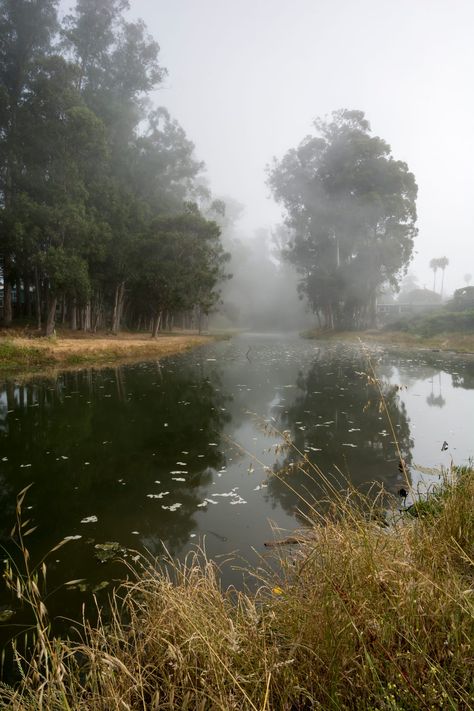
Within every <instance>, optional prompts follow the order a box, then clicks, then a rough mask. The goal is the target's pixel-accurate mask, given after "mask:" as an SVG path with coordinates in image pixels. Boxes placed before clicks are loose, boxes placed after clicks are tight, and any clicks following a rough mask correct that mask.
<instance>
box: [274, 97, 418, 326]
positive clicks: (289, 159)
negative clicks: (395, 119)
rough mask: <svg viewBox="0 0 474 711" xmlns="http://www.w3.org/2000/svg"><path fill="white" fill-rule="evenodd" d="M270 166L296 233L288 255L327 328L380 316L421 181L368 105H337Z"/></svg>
mask: <svg viewBox="0 0 474 711" xmlns="http://www.w3.org/2000/svg"><path fill="white" fill-rule="evenodd" d="M314 127H315V129H316V132H315V134H313V135H309V136H306V138H304V139H303V141H302V142H301V143H300V144H299V146H298V147H297V148H294V149H291V150H290V151H288V152H287V153H286V155H285V156H284V157H283V158H282V159H281V160H279V161H278V160H276V159H275V160H274V162H273V164H272V165H271V166H269V168H268V183H269V186H270V188H271V190H272V192H273V195H274V197H275V199H276V200H277V201H278V202H279V203H281V204H282V206H283V208H284V210H285V218H286V224H287V226H288V227H289V228H290V230H291V233H292V237H291V239H290V241H289V242H288V244H287V246H286V248H285V249H284V256H285V257H286V258H287V259H289V260H290V261H291V262H293V263H294V264H295V265H296V267H297V268H298V270H299V272H300V276H301V282H300V290H301V292H302V293H303V294H304V295H305V296H306V297H307V299H308V301H309V303H310V305H311V307H312V309H313V311H314V312H315V313H316V314H317V316H318V318H319V319H320V322H321V323H322V324H324V325H325V326H326V327H327V328H363V327H367V326H369V325H372V324H373V323H374V321H375V307H376V297H377V293H378V290H379V289H380V287H381V285H382V284H384V283H387V282H388V283H389V284H391V285H392V286H396V284H397V281H398V279H399V278H400V276H401V275H402V274H403V272H404V270H405V269H406V266H407V264H408V263H409V261H410V258H411V255H412V250H413V240H414V237H415V235H416V232H417V230H416V226H415V224H416V196H417V185H416V182H415V178H414V176H413V174H412V173H410V172H409V170H408V166H407V165H406V163H403V162H402V161H397V160H395V159H394V158H393V156H392V154H391V149H390V146H389V145H388V144H387V143H386V142H385V141H384V140H383V139H381V138H379V137H378V136H372V135H371V129H370V125H369V122H368V121H367V120H366V118H365V116H364V113H363V112H362V111H348V110H346V109H343V110H340V111H336V112H334V113H333V114H332V116H331V117H330V118H329V119H327V120H322V119H317V120H316V121H315V122H314Z"/></svg>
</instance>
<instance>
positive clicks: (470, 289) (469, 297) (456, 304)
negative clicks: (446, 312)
mask: <svg viewBox="0 0 474 711" xmlns="http://www.w3.org/2000/svg"><path fill="white" fill-rule="evenodd" d="M448 308H451V309H453V310H455V311H466V310H468V309H472V308H474V286H464V287H463V288H462V289H456V291H455V292H454V295H453V298H452V300H451V301H450V302H449V303H448Z"/></svg>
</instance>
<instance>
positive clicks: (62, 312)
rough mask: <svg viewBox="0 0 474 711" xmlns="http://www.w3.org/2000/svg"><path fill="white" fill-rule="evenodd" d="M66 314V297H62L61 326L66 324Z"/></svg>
mask: <svg viewBox="0 0 474 711" xmlns="http://www.w3.org/2000/svg"><path fill="white" fill-rule="evenodd" d="M66 314H67V306H66V296H63V298H62V304H61V323H62V325H63V326H64V325H65V323H66Z"/></svg>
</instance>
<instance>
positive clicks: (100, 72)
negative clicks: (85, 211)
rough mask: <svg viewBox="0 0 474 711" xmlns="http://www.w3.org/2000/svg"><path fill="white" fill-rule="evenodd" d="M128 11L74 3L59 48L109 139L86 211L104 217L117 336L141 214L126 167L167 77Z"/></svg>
mask: <svg viewBox="0 0 474 711" xmlns="http://www.w3.org/2000/svg"><path fill="white" fill-rule="evenodd" d="M128 7H129V3H128V2H127V1H126V0H78V1H77V3H76V6H75V9H74V12H73V13H72V14H71V15H69V16H68V17H67V18H66V19H65V23H64V30H63V38H64V39H63V41H64V46H65V47H66V49H67V51H68V52H69V54H70V56H71V58H72V59H73V61H74V62H75V63H76V64H77V66H78V67H79V74H78V79H77V88H78V90H79V91H80V93H81V95H82V97H83V99H84V101H85V103H86V105H87V106H88V107H89V108H90V109H91V110H92V111H93V112H94V113H95V114H96V115H97V116H98V117H99V118H100V119H101V120H102V121H103V123H104V125H105V127H106V132H107V149H108V158H107V165H106V166H105V167H104V171H103V176H102V179H101V182H100V184H99V185H97V190H95V191H93V192H91V194H90V207H91V208H92V209H94V210H95V211H96V212H97V213H99V214H102V216H106V217H105V219H106V220H107V222H108V229H109V232H110V236H111V237H110V239H111V252H110V256H111V259H110V260H108V262H107V267H106V269H105V272H106V273H105V274H104V273H103V272H104V270H103V269H102V264H100V263H99V265H98V269H97V270H96V271H97V280H96V281H98V282H100V281H101V279H100V277H101V276H102V277H104V278H106V279H107V280H108V282H109V285H110V284H112V285H113V298H112V301H113V307H112V308H113V315H112V330H113V332H114V333H116V332H117V331H118V330H119V329H120V324H121V319H122V314H123V308H124V303H125V289H126V282H127V278H128V269H127V262H128V258H129V253H130V250H131V249H133V242H134V240H136V239H137V237H138V234H139V232H140V229H141V222H140V220H139V219H136V218H137V217H138V216H139V215H142V214H143V211H144V209H145V208H144V204H143V203H144V201H143V199H141V197H139V198H137V197H136V192H135V191H134V188H133V186H131V185H130V164H131V163H133V160H134V158H135V155H136V146H135V142H136V139H137V136H138V128H139V124H140V122H141V121H142V120H143V119H144V118H145V115H146V113H145V109H146V95H147V93H148V92H150V91H151V90H152V89H153V88H155V87H156V86H157V85H158V84H159V83H160V82H161V81H162V79H163V77H164V75H165V70H164V69H163V68H161V66H160V65H159V62H158V53H159V46H158V44H157V42H155V41H154V40H153V39H152V38H151V37H149V36H148V35H147V33H146V29H145V25H144V24H143V23H142V22H141V21H137V22H127V21H126V20H125V18H124V11H125V10H126V9H128ZM104 203H106V209H105V210H104ZM114 208H118V209H114Z"/></svg>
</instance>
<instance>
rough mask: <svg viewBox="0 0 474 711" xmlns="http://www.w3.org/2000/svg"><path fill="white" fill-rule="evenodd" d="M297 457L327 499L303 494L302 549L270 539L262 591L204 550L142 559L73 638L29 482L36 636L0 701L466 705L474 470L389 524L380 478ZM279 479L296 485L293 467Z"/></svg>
mask: <svg viewBox="0 0 474 711" xmlns="http://www.w3.org/2000/svg"><path fill="white" fill-rule="evenodd" d="M371 369H372V373H373V375H372V376H369V377H373V378H375V374H374V372H373V368H372V367H371ZM374 382H375V384H376V385H377V382H378V381H376V380H374ZM379 394H380V398H381V406H382V409H385V410H386V408H384V398H383V391H382V389H381V388H380V387H379ZM282 436H283V440H284V442H285V445H287V446H291V443H290V442H289V440H288V438H286V439H285V433H282ZM285 445H284V446H285ZM295 454H296V455H297V456H298V458H299V463H298V464H297V467H298V468H300V470H302V471H304V472H305V474H306V475H307V476H308V477H310V478H313V479H316V480H317V482H318V483H319V485H320V487H321V486H322V487H323V488H324V490H325V491H326V493H327V498H328V499H330V500H331V502H332V503H331V505H330V506H327V505H326V504H324V505H321V506H320V505H319V502H317V501H314V500H311V499H310V497H309V494H307V495H306V500H305V501H304V504H305V508H306V510H307V511H309V514H308V517H307V518H308V525H307V526H306V527H305V529H304V531H302V532H301V534H300V535H298V536H297V537H296V538H297V539H298V541H299V545H298V547H297V549H296V551H295V550H294V549H293V551H292V552H291V553H289V552H288V550H287V549H285V550H284V549H282V548H277V549H275V550H276V551H277V553H275V555H276V556H277V560H276V561H272V564H269V565H268V566H265V565H263V564H262V566H261V567H260V568H259V569H258V570H256V571H254V575H255V583H256V585H255V590H254V591H253V592H250V591H249V590H246V591H239V590H236V589H235V588H232V587H231V588H228V589H225V590H224V589H222V588H221V585H220V575H219V569H218V567H217V565H216V563H214V562H213V561H210V560H208V558H207V557H206V554H205V551H204V550H203V549H197V550H196V552H195V553H193V554H191V555H189V556H188V558H187V559H186V560H185V561H184V562H183V563H179V562H176V561H173V560H172V559H170V560H168V561H166V562H165V563H164V564H161V565H159V564H158V563H157V562H156V561H154V560H148V559H146V558H145V557H143V556H138V557H137V556H135V557H134V559H135V563H134V564H133V565H130V564H127V580H126V581H125V582H124V583H123V584H122V585H121V586H120V587H119V588H117V589H116V590H115V591H114V592H113V593H112V595H111V597H110V610H109V611H108V613H107V616H106V618H102V616H101V611H100V610H98V622H97V623H96V624H91V623H89V622H88V621H87V620H83V621H82V622H81V623H80V624H77V630H78V634H79V637H78V639H77V640H75V641H72V640H68V639H57V638H55V637H54V636H53V635H52V633H51V629H50V626H49V622H48V615H47V610H46V607H45V605H44V601H43V597H42V594H41V586H40V585H39V581H40V577H41V576H42V577H43V578H44V577H45V575H46V568H45V567H44V565H43V561H41V562H40V564H39V566H38V565H37V566H35V567H32V566H31V564H30V561H29V556H28V551H27V547H26V545H25V537H26V535H27V534H28V533H29V529H28V528H27V527H28V523H23V522H22V520H21V504H22V501H23V497H24V495H25V492H22V493H21V495H20V498H19V502H18V507H17V523H16V526H15V531H14V534H15V538H16V540H17V543H18V547H19V550H20V551H21V553H22V556H23V561H24V563H23V569H20V568H19V567H13V566H12V565H11V564H7V568H6V581H7V584H8V585H9V586H10V588H11V589H12V591H13V592H14V594H16V595H17V596H18V597H19V598H20V599H22V600H23V601H24V603H25V604H27V605H29V606H30V607H31V608H32V609H33V612H34V614H35V630H36V634H35V643H34V645H33V649H32V650H30V652H29V653H28V654H23V655H22V654H20V652H19V649H18V647H16V648H15V650H14V652H15V658H16V663H17V666H18V669H19V670H20V675H21V680H20V683H19V684H18V685H17V686H16V687H15V688H11V687H8V686H6V685H3V686H2V687H1V688H0V705H1V708H5V709H13V710H15V711H60V710H61V711H63V710H65V709H74V710H75V711H76V710H77V711H86V710H87V711H115V710H117V711H119V710H130V711H131V710H133V711H135V710H139V709H140V710H143V711H144V710H145V709H146V710H155V709H156V710H165V709H166V710H167V711H168V710H170V709H176V710H177V711H178V710H179V711H181V710H184V711H186V710H189V711H190V710H191V709H193V710H194V709H197V710H199V711H207V710H209V711H211V710H212V711H217V710H220V711H229V710H230V709H236V710H242V711H244V710H245V711H247V710H253V711H274V710H275V711H276V710H280V709H281V710H284V711H296V710H299V709H302V710H305V709H308V710H309V709H319V710H321V711H323V710H324V711H339V710H351V709H355V710H357V711H376V710H377V711H379V710H380V711H419V710H426V711H431V710H441V709H451V710H452V711H467V710H468V709H473V708H474V704H473V702H472V699H473V698H474V656H473V654H472V641H473V639H474V614H473V613H474V584H473V577H474V550H473V548H474V471H473V469H471V468H460V469H459V468H458V469H453V470H452V471H450V472H448V473H445V476H444V482H443V484H442V486H441V487H440V488H439V489H438V490H437V491H436V492H434V494H432V496H431V498H428V500H427V501H425V502H423V505H421V503H418V505H417V506H415V507H413V508H411V509H410V513H411V514H414V515H409V513H407V512H405V513H401V514H400V515H396V516H392V517H391V518H390V525H389V526H388V527H387V526H386V525H385V526H383V525H381V523H385V524H386V521H385V519H384V518H383V517H382V518H381V516H380V509H381V508H382V509H384V508H386V506H387V498H388V495H387V494H386V492H384V491H383V489H382V488H380V489H379V490H378V492H374V490H372V491H371V492H370V494H369V495H368V496H365V497H364V496H363V495H362V494H361V493H360V492H357V491H355V490H354V489H351V488H350V487H349V488H348V489H347V490H346V491H344V492H342V491H341V490H340V489H339V488H338V487H337V486H336V483H335V482H334V481H333V480H332V479H330V478H329V477H327V476H325V474H324V473H323V472H321V471H320V470H319V469H318V468H317V467H316V466H314V465H312V464H311V463H310V462H309V461H308V460H307V458H306V457H305V455H304V454H303V453H301V452H298V450H295ZM403 471H404V473H405V474H407V472H406V469H405V467H404V465H403ZM276 476H280V474H278V473H277V474H276ZM282 477H283V481H285V482H286V483H287V485H288V486H289V487H290V488H291V487H292V483H291V475H282ZM407 480H408V479H407ZM294 491H295V490H294ZM295 493H297V492H295ZM392 508H393V510H395V511H396V502H395V501H392Z"/></svg>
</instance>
